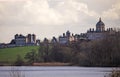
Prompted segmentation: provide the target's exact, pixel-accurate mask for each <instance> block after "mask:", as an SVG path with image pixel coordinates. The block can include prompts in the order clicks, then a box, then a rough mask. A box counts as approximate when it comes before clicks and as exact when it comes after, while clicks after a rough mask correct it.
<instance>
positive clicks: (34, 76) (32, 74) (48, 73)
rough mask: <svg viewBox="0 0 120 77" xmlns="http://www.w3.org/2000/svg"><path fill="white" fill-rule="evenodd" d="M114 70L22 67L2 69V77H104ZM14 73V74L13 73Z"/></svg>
mask: <svg viewBox="0 0 120 77" xmlns="http://www.w3.org/2000/svg"><path fill="white" fill-rule="evenodd" d="M112 69H113V68H108V67H104V68H96V67H74V66H61V67H58V66H54V67H50V66H22V67H10V66H1V67H0V77H11V76H10V74H12V73H13V72H18V73H21V74H22V75H25V77H104V75H106V74H108V73H110V71H111V70H112ZM11 70H12V71H13V70H14V71H13V72H12V71H11Z"/></svg>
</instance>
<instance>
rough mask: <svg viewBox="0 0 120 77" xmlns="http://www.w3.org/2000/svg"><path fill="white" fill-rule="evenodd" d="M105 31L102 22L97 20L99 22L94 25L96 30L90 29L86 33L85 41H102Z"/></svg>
mask: <svg viewBox="0 0 120 77" xmlns="http://www.w3.org/2000/svg"><path fill="white" fill-rule="evenodd" d="M106 32H107V31H105V24H104V22H103V21H102V20H101V18H99V21H98V22H97V24H96V30H94V28H90V29H89V30H88V31H87V33H86V34H87V39H89V40H99V39H103V38H104V37H105V33H106Z"/></svg>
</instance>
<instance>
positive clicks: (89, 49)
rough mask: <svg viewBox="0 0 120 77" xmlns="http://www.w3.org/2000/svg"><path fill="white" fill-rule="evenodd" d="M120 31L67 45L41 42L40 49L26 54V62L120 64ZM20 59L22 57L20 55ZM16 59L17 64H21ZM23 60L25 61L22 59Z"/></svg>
mask: <svg viewBox="0 0 120 77" xmlns="http://www.w3.org/2000/svg"><path fill="white" fill-rule="evenodd" d="M119 54H120V31H116V32H115V33H114V34H106V37H105V38H104V39H102V40H95V41H84V40H82V41H80V42H74V43H70V44H68V45H66V46H61V45H59V44H49V43H47V42H46V43H44V44H41V45H40V47H39V49H38V51H35V50H32V51H31V52H29V53H27V54H26V55H25V59H26V61H27V62H26V63H27V64H31V65H32V64H33V63H36V62H37V63H40V62H62V63H71V64H72V65H78V66H120V55H119ZM18 60H19V61H21V60H20V58H19V57H18ZM18 60H17V61H16V63H15V64H16V65H17V64H20V63H19V61H18ZM21 62H23V61H21Z"/></svg>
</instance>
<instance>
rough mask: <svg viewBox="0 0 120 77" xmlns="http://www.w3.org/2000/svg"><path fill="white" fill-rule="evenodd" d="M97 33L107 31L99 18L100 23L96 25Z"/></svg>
mask: <svg viewBox="0 0 120 77" xmlns="http://www.w3.org/2000/svg"><path fill="white" fill-rule="evenodd" d="M96 31H97V32H103V31H105V24H104V23H103V22H102V20H101V18H99V21H98V22H97V24H96Z"/></svg>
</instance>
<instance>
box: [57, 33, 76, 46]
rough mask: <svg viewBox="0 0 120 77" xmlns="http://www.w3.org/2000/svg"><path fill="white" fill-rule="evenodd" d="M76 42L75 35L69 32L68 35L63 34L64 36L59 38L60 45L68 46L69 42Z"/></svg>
mask: <svg viewBox="0 0 120 77" xmlns="http://www.w3.org/2000/svg"><path fill="white" fill-rule="evenodd" d="M72 41H74V35H73V34H72V35H71V33H70V31H67V32H66V34H65V33H63V35H62V36H59V43H60V44H68V43H69V42H72Z"/></svg>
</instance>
